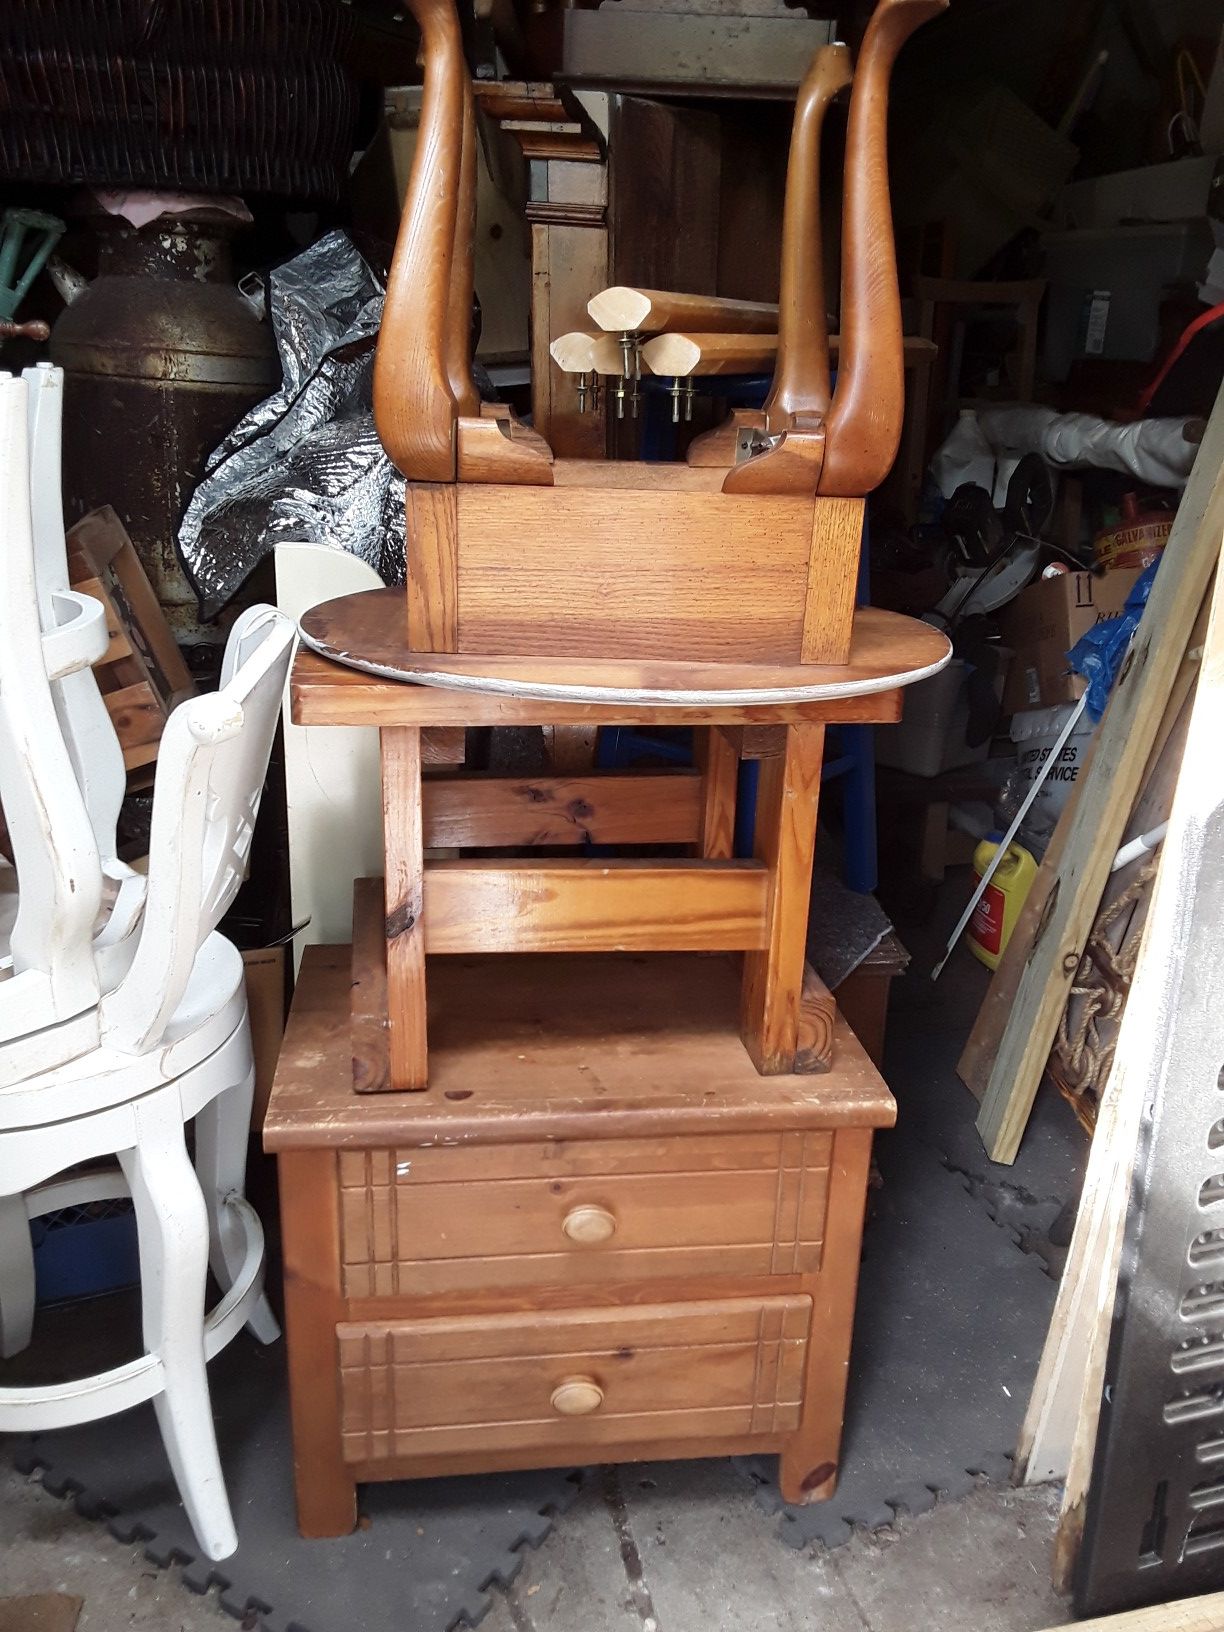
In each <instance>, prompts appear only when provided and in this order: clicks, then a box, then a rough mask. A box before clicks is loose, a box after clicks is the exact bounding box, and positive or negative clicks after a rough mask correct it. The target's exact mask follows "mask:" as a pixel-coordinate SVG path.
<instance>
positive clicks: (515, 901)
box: [425, 858, 769, 953]
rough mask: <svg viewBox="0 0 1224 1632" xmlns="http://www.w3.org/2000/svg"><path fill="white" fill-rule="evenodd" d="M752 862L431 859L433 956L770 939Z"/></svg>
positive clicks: (428, 934)
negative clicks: (449, 953) (447, 953)
mask: <svg viewBox="0 0 1224 1632" xmlns="http://www.w3.org/2000/svg"><path fill="white" fill-rule="evenodd" d="M768 893H769V881H768V877H767V875H766V871H765V869H764V867H762V866H760V865H759V864H758V863H755V862H750V861H743V862H740V861H727V862H701V861H672V862H660V861H639V860H617V861H588V860H585V859H583V860H570V859H568V858H564V859H561V860H557V861H525V862H524V861H520V862H510V863H507V862H504V861H435V862H430V863H429V865H428V866H427V867H426V869H425V945H426V949H427V950H428V951H429V952H431V953H435V952H717V951H733V950H739V949H743V948H748V947H760V946H763V945H764V944H765V905H766V900H767V898H768Z"/></svg>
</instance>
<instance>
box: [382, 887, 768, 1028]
mask: <svg viewBox="0 0 1224 1632" xmlns="http://www.w3.org/2000/svg"><path fill="white" fill-rule="evenodd" d="M767 896H768V880H767V878H766V875H765V870H764V868H762V867H761V866H759V865H757V864H755V863H753V862H735V861H727V862H698V861H671V862H662V861H645V860H641V861H640V860H610V861H589V860H586V859H573V860H570V859H568V858H563V859H559V860H550V861H515V862H509V863H507V862H502V861H437V862H430V863H429V864H428V866H427V867H426V870H425V913H424V925H425V946H426V949H427V950H428V951H429V952H430V953H439V952H446V953H460V952H463V953H474V952H520V953H521V952H612V951H617V952H709V951H725V950H736V949H740V948H745V947H760V946H762V945H763V944H764V937H765V906H766V900H767ZM395 978H396V977H395V975H394V974H392V977H391V979H392V990H393V991H394V986H395ZM393 1035H394V1029H393Z"/></svg>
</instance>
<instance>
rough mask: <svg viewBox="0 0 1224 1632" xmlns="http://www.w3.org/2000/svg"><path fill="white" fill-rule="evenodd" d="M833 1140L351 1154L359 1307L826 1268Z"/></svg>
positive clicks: (798, 1137) (345, 1209)
mask: <svg viewBox="0 0 1224 1632" xmlns="http://www.w3.org/2000/svg"><path fill="white" fill-rule="evenodd" d="M831 1148H832V1137H831V1135H829V1134H827V1133H820V1132H812V1133H799V1132H794V1133H780V1134H771V1133H760V1134H739V1135H718V1134H712V1135H702V1136H699V1137H688V1138H673V1139H667V1138H664V1139H657V1140H630V1139H606V1140H605V1139H601V1140H584V1141H575V1142H569V1143H555V1144H526V1145H493V1146H481V1147H476V1148H472V1149H467V1150H464V1149H458V1150H438V1149H426V1150H399V1151H390V1150H374V1151H345V1152H342V1153H341V1154H340V1156H339V1176H340V1200H341V1235H342V1259H343V1276H344V1279H343V1290H344V1294H345V1296H346V1297H349V1298H371V1297H394V1296H418V1297H423V1296H429V1295H431V1294H434V1293H442V1292H447V1293H454V1292H478V1291H481V1290H483V1289H487V1288H491V1287H495V1288H498V1289H504V1288H506V1287H529V1286H555V1285H584V1284H591V1283H595V1282H602V1283H611V1282H616V1281H633V1280H642V1279H651V1278H654V1279H658V1278H662V1277H675V1276H692V1275H698V1276H707V1275H709V1276H717V1275H769V1274H775V1275H776V1274H801V1273H808V1272H812V1271H815V1270H817V1269H819V1267H820V1259H821V1247H822V1243H823V1239H824V1229H825V1214H826V1210H827V1205H828V1178H829V1160H830V1152H831Z"/></svg>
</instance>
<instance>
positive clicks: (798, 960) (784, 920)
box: [740, 725, 824, 1076]
mask: <svg viewBox="0 0 1224 1632" xmlns="http://www.w3.org/2000/svg"><path fill="white" fill-rule="evenodd" d="M823 753H824V727H823V726H819V725H792V726H788V727H787V732H786V752H785V754H784V755H783V756H782V757H781V758H780V759H766V760H762V761H761V772H760V780H759V782H758V786H757V818H756V838H755V849H756V855H757V857H758V859H759V860H760V861H762V862H763V863H764V864H765V866H766V867H767V868H768V870H769V904H768V916H767V922H766V930H767V933H766V938H765V942H764V946H763V948H762V950H760V951H757V952H752V953H750V954H749V955H748V956H747V957H746V958H745V959H744V982H743V993H742V997H741V1005H740V1020H741V1029H742V1035H743V1039H744V1046H745V1048H747V1050H748V1052H749V1054H750V1055H751V1056H752V1060H753V1062H754V1064H755V1065H756V1068H757V1070H758V1071H760V1072H761V1073H762V1074H763V1075H765V1076H774V1075H777V1074H779V1073H783V1072H788V1071H793V1070H794V1069H795V1050H796V1048H797V1046H798V1042H799V1005H800V997H801V994H802V990H803V971H804V949H805V945H806V941H807V921H808V901H809V897H810V895H811V889H812V862H813V859H814V857H815V853H816V813H817V808H818V806H819V802H820V770H821V763H822V758H823Z"/></svg>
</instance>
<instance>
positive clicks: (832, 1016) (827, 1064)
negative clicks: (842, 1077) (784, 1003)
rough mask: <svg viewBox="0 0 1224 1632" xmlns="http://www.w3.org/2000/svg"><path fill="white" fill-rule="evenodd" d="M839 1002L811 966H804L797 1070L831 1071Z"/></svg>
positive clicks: (796, 1054) (800, 996) (796, 1057)
mask: <svg viewBox="0 0 1224 1632" xmlns="http://www.w3.org/2000/svg"><path fill="white" fill-rule="evenodd" d="M836 1034H837V1003H836V1001H835V1000H834V997H833V993H832V992H831V991H830V990H829V988H828V987H827V986H826V985H825V983H824V981H823V980H821V978H820V976H819V975H818V974H817V973H816V971H815V969H813V968H812V966H811V964H810V963H805V964H804V966H803V987H802V990H801V991H800V994H799V1030H798V1034H797V1036H796V1039H795V1070H796V1071H828V1070H830V1069H831V1068H832V1065H833V1048H834V1039H835V1037H836Z"/></svg>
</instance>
